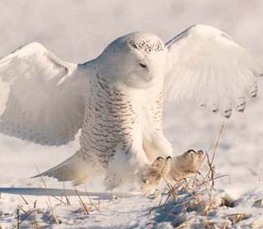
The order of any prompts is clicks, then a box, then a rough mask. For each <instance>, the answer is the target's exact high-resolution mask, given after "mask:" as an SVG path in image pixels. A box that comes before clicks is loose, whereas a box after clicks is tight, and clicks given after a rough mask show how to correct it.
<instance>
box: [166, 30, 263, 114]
mask: <svg viewBox="0 0 263 229" xmlns="http://www.w3.org/2000/svg"><path fill="white" fill-rule="evenodd" d="M166 47H167V49H168V61H167V62H168V66H167V69H168V73H167V75H166V78H165V89H164V93H165V96H166V98H167V99H168V100H172V99H176V100H185V101H188V102H197V103H199V104H200V105H202V106H205V107H208V108H209V109H211V110H212V111H214V112H217V111H219V112H220V113H221V114H223V115H224V116H226V117H230V116H231V113H232V110H233V109H236V110H238V111H244V109H245V104H246V98H247V97H255V96H256V95H257V82H256V77H257V76H260V75H261V73H262V72H263V71H262V69H263V68H262V67H261V66H260V65H259V64H258V63H257V62H256V61H255V60H254V58H253V57H252V56H251V55H250V54H249V53H248V52H247V51H246V50H245V49H244V48H243V47H241V46H240V45H238V44H237V43H235V42H234V40H233V39H232V38H231V37H230V36H229V35H227V34H225V33H224V32H222V31H220V30H218V29H216V28H213V27H211V26H207V25H194V26H192V27H190V28H188V29H187V30H185V31H183V32H182V33H181V34H179V35H178V36H176V37H175V38H173V39H172V40H170V41H169V42H168V43H167V44H166Z"/></svg>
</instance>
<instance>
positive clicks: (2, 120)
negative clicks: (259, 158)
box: [0, 25, 262, 190]
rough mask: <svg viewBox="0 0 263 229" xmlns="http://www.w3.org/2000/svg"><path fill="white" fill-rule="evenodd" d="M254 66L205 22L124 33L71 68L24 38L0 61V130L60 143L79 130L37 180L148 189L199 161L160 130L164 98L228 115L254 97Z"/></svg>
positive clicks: (182, 173) (242, 51)
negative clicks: (100, 179)
mask: <svg viewBox="0 0 263 229" xmlns="http://www.w3.org/2000/svg"><path fill="white" fill-rule="evenodd" d="M261 70H262V68H261V66H260V65H258V64H257V62H256V61H255V60H254V59H253V57H252V56H251V55H250V54H249V53H247V52H246V50H245V49H243V48H242V47H240V46H239V45H238V44H236V43H235V42H234V40H233V39H232V38H231V37H229V36H228V35H226V34H225V33H223V32H221V31H219V30H217V29H215V28H213V27H209V26H206V25H195V26H192V27H190V28H189V29H187V30H186V31H184V32H182V33H180V34H179V35H178V36H176V37H175V38H173V39H172V40H171V41H169V42H168V43H166V44H165V43H164V42H163V41H162V40H161V39H160V38H159V37H157V36H155V35H153V34H149V33H143V32H137V33H131V34H128V35H125V36H123V37H120V38H118V39H116V40H115V41H113V42H112V43H110V44H109V45H108V46H107V47H106V49H105V50H104V51H103V52H102V54H101V55H99V56H98V57H97V58H95V59H93V60H91V61H88V62H86V63H84V64H78V65H76V64H70V63H66V62H64V61H61V60H60V59H58V58H57V57H56V56H55V55H54V54H52V53H51V52H50V51H48V50H46V49H45V48H44V47H43V46H42V45H40V44H38V43H31V44H27V45H25V46H23V47H21V48H20V49H18V50H16V51H15V52H13V53H11V54H10V55H8V56H6V57H4V58H2V59H1V60H0V131H1V132H2V133H4V134H7V135H10V136H15V137H18V138H21V139H24V140H29V141H33V142H35V143H38V144H42V145H62V144H67V143H68V142H69V141H71V140H73V139H74V137H75V135H76V133H77V132H78V130H79V129H81V135H80V148H79V150H78V151H77V152H76V153H75V154H74V155H73V156H72V157H70V158H68V159H67V160H65V161H64V162H62V163H61V164H59V165H57V166H55V167H54V168H52V169H50V170H48V171H46V172H44V173H42V174H40V175H39V176H42V175H43V176H50V177H55V178H57V179H58V180H61V181H74V182H75V184H79V183H83V182H85V181H87V180H89V179H91V178H93V177H95V176H96V175H104V177H105V185H106V187H107V188H108V189H113V188H115V187H118V186H120V185H122V184H125V183H127V182H128V183H133V182H134V183H139V184H140V185H141V187H142V189H143V190H149V189H151V188H154V187H155V186H156V185H158V183H159V181H160V179H161V178H162V177H163V176H166V177H167V178H169V179H172V180H174V179H175V180H176V179H181V178H184V177H187V176H189V175H190V174H193V173H195V172H196V171H197V170H198V168H199V166H200V163H201V161H202V160H203V157H204V154H203V152H202V151H198V152H195V151H193V150H192V151H189V152H187V153H185V154H183V155H181V156H174V155H173V150H172V147H171V144H170V143H169V141H168V140H167V139H166V138H165V136H164V134H163V129H162V119H163V116H162V113H163V103H164V101H165V100H184V101H186V102H187V101H189V102H196V103H198V104H200V105H201V106H202V107H206V108H208V109H210V110H211V111H213V112H217V113H221V114H222V115H224V116H225V117H230V116H231V114H232V113H233V112H234V110H237V111H239V112H243V111H244V110H245V106H246V98H247V97H255V96H256V94H257V84H256V76H258V75H260V74H261ZM174 112H176V111H174ZM175 131H176V130H175ZM175 147H176V146H175Z"/></svg>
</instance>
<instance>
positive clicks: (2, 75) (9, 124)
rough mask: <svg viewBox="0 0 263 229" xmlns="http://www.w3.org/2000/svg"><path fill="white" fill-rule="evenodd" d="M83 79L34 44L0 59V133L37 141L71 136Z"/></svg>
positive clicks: (78, 114)
mask: <svg viewBox="0 0 263 229" xmlns="http://www.w3.org/2000/svg"><path fill="white" fill-rule="evenodd" d="M88 83H89V79H87V77H85V75H83V74H81V71H79V69H78V66H77V65H75V64H70V63H66V62H64V61H61V60H60V59H58V58H57V57H56V56H55V55H54V54H52V53H51V52H50V51H48V50H46V49H45V48H44V47H43V46H42V45H41V44H39V43H30V44H27V45H25V46H23V47H21V48H19V49H18V50H16V51H15V52H13V53H11V54H9V55H8V56H6V57H4V58H2V59H0V132H1V133H3V134H6V135H10V136H15V137H18V138H21V139H25V140H29V141H33V142H35V143H39V144H43V145H61V144H66V143H68V142H69V141H70V140H73V139H74V137H75V134H76V133H77V131H78V129H79V128H80V127H81V124H82V120H83V115H84V107H85V95H84V94H85V91H87V85H88Z"/></svg>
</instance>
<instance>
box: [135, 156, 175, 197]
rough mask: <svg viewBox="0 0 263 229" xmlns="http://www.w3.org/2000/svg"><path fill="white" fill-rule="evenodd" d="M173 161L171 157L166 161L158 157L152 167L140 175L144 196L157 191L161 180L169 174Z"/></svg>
mask: <svg viewBox="0 0 263 229" xmlns="http://www.w3.org/2000/svg"><path fill="white" fill-rule="evenodd" d="M171 160H172V158H171V157H167V158H166V159H164V158H163V157H158V158H157V159H156V160H155V161H154V162H153V164H152V165H150V166H148V167H147V168H146V169H145V170H143V171H142V172H141V173H140V174H139V183H140V186H141V190H142V192H143V193H144V194H147V193H149V192H150V191H152V190H154V189H156V187H157V186H158V185H159V183H160V181H161V179H162V178H163V177H164V176H166V175H167V174H168V173H169V171H170V169H171Z"/></svg>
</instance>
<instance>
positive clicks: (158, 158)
mask: <svg viewBox="0 0 263 229" xmlns="http://www.w3.org/2000/svg"><path fill="white" fill-rule="evenodd" d="M161 159H162V160H164V158H163V157H157V158H156V161H159V160H161Z"/></svg>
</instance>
